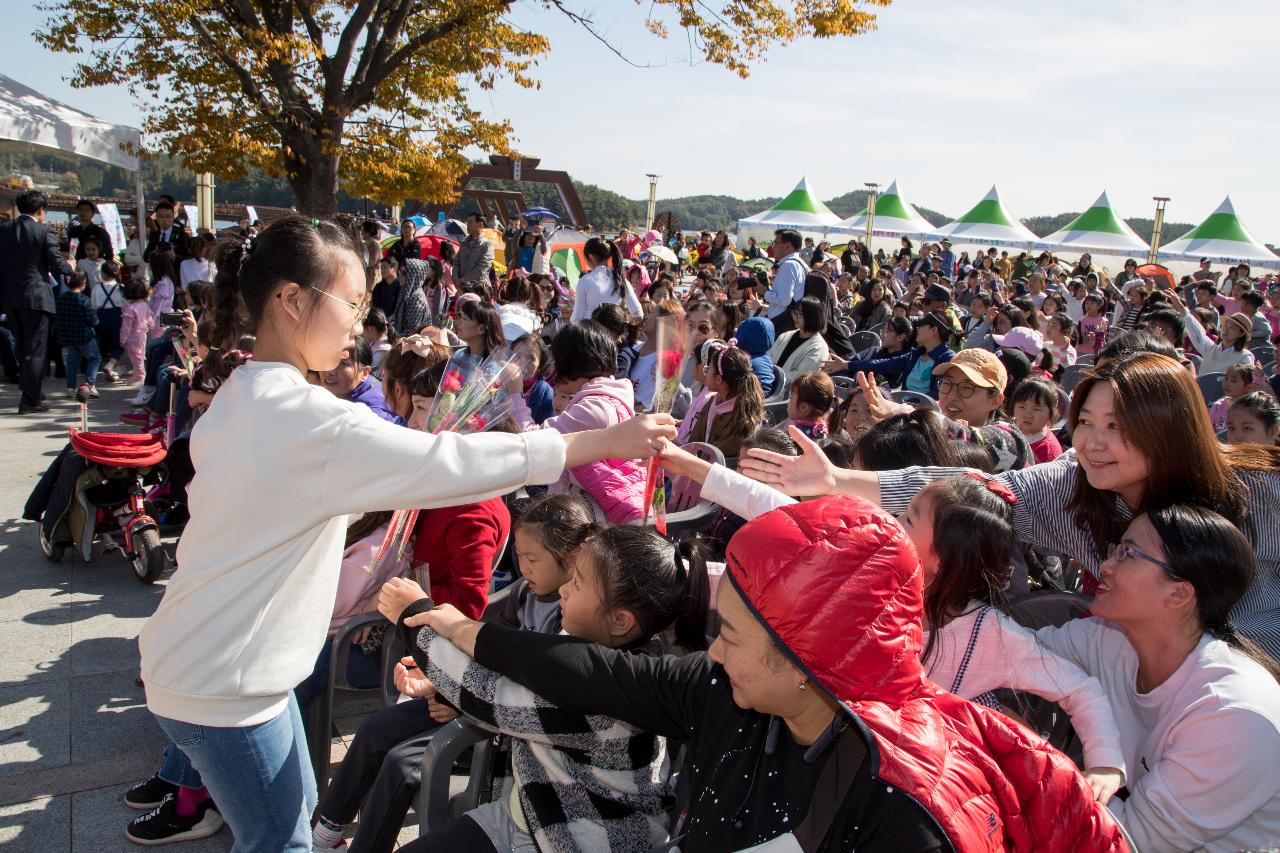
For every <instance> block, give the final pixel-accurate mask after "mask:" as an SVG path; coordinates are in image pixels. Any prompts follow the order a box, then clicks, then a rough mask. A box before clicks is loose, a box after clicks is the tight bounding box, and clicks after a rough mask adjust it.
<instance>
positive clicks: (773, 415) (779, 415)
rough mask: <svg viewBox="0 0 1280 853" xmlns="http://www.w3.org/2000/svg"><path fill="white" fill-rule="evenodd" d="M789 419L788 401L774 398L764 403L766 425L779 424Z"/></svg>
mask: <svg viewBox="0 0 1280 853" xmlns="http://www.w3.org/2000/svg"><path fill="white" fill-rule="evenodd" d="M786 419H787V401H786V400H774V401H773V402H772V403H765V404H764V422H765V425H766V426H777V425H778V424H780V423H782V422H783V421H785V420H786Z"/></svg>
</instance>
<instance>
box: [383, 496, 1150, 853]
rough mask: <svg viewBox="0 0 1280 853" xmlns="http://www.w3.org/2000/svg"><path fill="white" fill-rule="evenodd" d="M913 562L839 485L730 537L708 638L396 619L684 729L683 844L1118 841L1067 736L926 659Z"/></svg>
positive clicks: (573, 708) (1071, 847)
mask: <svg viewBox="0 0 1280 853" xmlns="http://www.w3.org/2000/svg"><path fill="white" fill-rule="evenodd" d="M921 575H922V572H921V568H920V561H919V559H918V558H917V556H916V552H915V549H914V548H913V547H912V545H911V542H910V540H909V539H908V538H907V535H906V533H905V532H904V531H903V530H902V528H901V527H900V526H899V525H898V524H897V523H896V522H895V521H894V519H893V518H892V517H891V516H890V515H888V514H887V513H885V512H884V511H882V510H880V509H878V508H877V507H875V506H873V505H872V504H870V503H869V502H866V501H864V500H861V499H858V498H850V497H834V498H824V499H820V500H816V501H810V502H807V503H801V504H794V505H791V506H786V507H782V508H779V509H776V510H774V511H772V512H769V513H767V514H765V515H763V516H761V517H759V518H757V519H755V520H754V521H752V522H750V523H749V524H747V526H746V527H744V528H743V529H742V530H740V531H739V532H738V533H737V534H736V535H735V536H734V537H733V539H732V540H731V541H730V543H729V548H728V553H727V555H726V570H725V575H724V580H723V581H722V582H721V583H720V585H719V591H718V598H717V609H718V611H719V614H720V618H721V622H722V628H721V632H720V635H719V637H717V638H716V640H715V642H714V644H713V645H712V647H711V649H710V650H709V652H707V653H705V654H702V653H700V654H690V655H686V656H683V657H648V658H639V657H637V656H628V655H625V654H620V653H618V652H616V651H614V650H611V649H606V648H603V647H601V646H598V645H595V644H593V643H587V642H584V641H581V640H577V639H574V638H571V637H552V636H541V635H537V636H534V635H530V634H529V633H528V632H524V633H520V632H514V631H508V630H504V629H502V628H501V627H498V626H493V625H480V624H479V623H475V622H471V621H470V620H467V619H465V618H463V617H462V616H461V615H460V614H458V613H456V612H455V611H453V610H452V609H451V608H447V607H446V608H440V609H437V610H434V611H431V612H429V613H424V614H421V615H419V616H415V617H412V618H411V619H409V620H407V622H406V624H407V625H409V626H411V627H416V626H418V625H429V626H430V627H431V628H433V629H434V630H435V631H436V632H437V633H439V634H441V635H442V636H445V637H447V638H448V639H450V640H451V641H452V642H453V643H454V644H455V645H457V646H458V647H459V648H460V649H462V650H463V651H465V652H467V653H469V654H471V655H472V656H474V657H475V658H476V660H477V661H478V662H480V663H481V664H483V665H485V666H488V667H490V668H492V669H494V670H496V671H498V672H500V673H502V674H504V675H507V676H509V677H511V678H512V679H514V680H515V681H517V682H520V683H521V684H524V685H525V686H527V687H529V688H530V689H532V690H534V691H535V692H537V693H539V694H541V695H542V696H543V697H545V698H546V699H548V700H550V701H551V702H553V703H555V704H556V705H557V706H558V707H560V708H561V709H563V710H565V711H568V712H570V713H593V714H605V715H609V716H612V717H616V718H617V719H619V720H623V721H625V722H627V723H630V724H632V725H634V726H637V727H639V728H642V729H646V730H648V731H652V732H656V733H658V734H662V735H665V736H667V737H669V738H672V739H675V740H681V741H686V742H687V743H688V745H689V752H688V757H687V758H686V761H685V765H684V767H683V769H682V772H681V773H680V786H681V790H680V801H681V810H680V817H679V819H678V822H677V826H676V828H675V831H674V833H673V836H674V837H673V841H675V842H678V843H679V845H680V846H681V847H682V848H683V849H688V850H698V851H731V850H742V849H745V848H748V847H752V846H754V845H759V844H762V843H763V842H766V841H771V840H773V841H775V844H777V845H778V846H777V849H779V850H804V851H806V853H813V851H841V850H855V849H856V850H858V851H905V850H910V851H951V850H961V851H995V850H1001V851H1003V850H1008V849H1015V850H1036V851H1049V853H1053V851H1094V850H1097V851H1125V850H1128V846H1127V844H1126V843H1125V840H1124V838H1123V835H1122V832H1121V830H1120V828H1119V827H1118V826H1117V825H1116V823H1115V821H1114V820H1113V819H1112V817H1111V816H1110V813H1109V812H1107V810H1106V808H1105V807H1103V806H1101V805H1100V804H1098V803H1097V802H1095V801H1094V798H1093V796H1092V794H1091V792H1090V790H1089V788H1088V786H1087V785H1086V784H1085V782H1084V780H1083V778H1082V777H1081V776H1080V774H1079V773H1078V772H1077V771H1076V769H1075V767H1074V766H1073V765H1072V764H1071V761H1070V760H1069V759H1068V758H1066V756H1064V755H1062V754H1061V753H1059V752H1057V751H1056V750H1055V749H1053V748H1052V747H1051V746H1049V745H1048V744H1047V743H1045V742H1044V741H1043V740H1042V739H1040V738H1038V737H1037V736H1035V735H1033V734H1032V733H1030V732H1029V731H1028V730H1026V729H1024V728H1022V727H1021V726H1019V725H1018V724H1016V723H1014V722H1012V721H1010V720H1009V719H1008V718H1006V717H1004V716H1003V715H1001V714H999V713H998V712H995V711H990V710H988V709H985V708H981V707H979V706H977V705H974V704H972V703H970V702H966V701H965V700H963V699H960V698H959V697H956V696H953V695H951V694H948V693H946V692H945V691H943V690H942V689H941V688H939V687H937V686H936V685H934V684H932V683H931V682H929V681H928V680H927V679H926V678H925V675H924V669H923V667H922V666H921V663H920V657H919V654H920V641H921V629H920V616H921V609H922V600H923V596H922V590H921ZM837 640H839V642H837ZM788 836H790V837H789V838H788ZM770 849H774V848H773V847H771V848H770Z"/></svg>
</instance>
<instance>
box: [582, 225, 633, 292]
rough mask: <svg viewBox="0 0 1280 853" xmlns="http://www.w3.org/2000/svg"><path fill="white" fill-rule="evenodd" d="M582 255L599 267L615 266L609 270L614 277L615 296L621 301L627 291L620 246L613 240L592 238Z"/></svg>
mask: <svg viewBox="0 0 1280 853" xmlns="http://www.w3.org/2000/svg"><path fill="white" fill-rule="evenodd" d="M582 254H583V255H584V256H585V257H587V258H589V259H591V260H594V261H595V262H596V264H597V265H599V264H603V263H611V264H613V267H612V269H610V270H609V274H610V275H611V276H612V277H613V295H614V296H617V297H618V298H619V299H621V298H622V296H623V294H625V293H626V292H627V289H626V279H624V278H623V277H622V252H620V251H618V245H617V244H616V243H614V242H613V241H612V240H604V239H601V238H600V237H592V238H591V239H590V240H588V241H587V244H586V245H585V246H583V247H582Z"/></svg>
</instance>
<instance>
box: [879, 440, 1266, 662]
mask: <svg viewBox="0 0 1280 853" xmlns="http://www.w3.org/2000/svg"><path fill="white" fill-rule="evenodd" d="M1076 467H1077V466H1076V457H1075V454H1074V453H1071V452H1068V453H1067V454H1065V455H1063V456H1061V457H1059V458H1058V459H1057V460H1055V461H1053V462H1048V463H1045V464H1043V465H1033V466H1031V467H1030V468H1023V469H1021V470H1019V471H1006V472H1004V473H1003V474H998V475H996V477H995V478H994V479H996V480H999V481H1000V482H1002V483H1004V484H1005V485H1007V486H1008V487H1009V488H1010V489H1012V490H1013V493H1014V494H1015V495H1017V497H1018V502H1017V503H1016V504H1014V507H1013V528H1014V535H1016V536H1017V537H1018V540H1019V541H1020V542H1023V543H1025V544H1027V545H1030V546H1031V547H1033V548H1035V549H1036V550H1037V551H1040V552H1042V553H1046V554H1055V555H1058V556H1061V557H1066V558H1068V559H1074V560H1078V561H1079V562H1080V563H1081V564H1083V565H1084V567H1085V568H1086V569H1088V570H1089V572H1091V573H1092V574H1093V575H1095V576H1096V575H1097V574H1098V566H1099V565H1100V564H1101V562H1102V560H1101V559H1100V558H1099V557H1098V554H1097V549H1096V547H1095V543H1094V539H1093V536H1092V535H1091V534H1090V533H1089V531H1087V530H1085V529H1083V528H1081V527H1080V526H1079V525H1077V524H1076V520H1075V517H1074V516H1073V515H1072V513H1071V512H1070V511H1069V510H1068V509H1067V508H1066V506H1067V502H1068V501H1070V500H1071V495H1072V493H1073V492H1074V490H1075V483H1076ZM964 470H965V469H963V468H919V467H916V468H904V469H903V470H901V471H881V472H880V473H879V479H880V505H881V506H882V507H883V508H884V509H885V510H887V511H889V512H891V513H893V514H894V515H898V514H901V513H903V512H906V509H907V504H909V503H911V499H912V498H913V497H915V495H916V493H917V492H919V491H920V490H921V489H923V488H924V487H925V486H926V485H928V484H929V483H931V482H932V481H934V480H944V479H947V478H948V477H957V476H960V475H961V474H963V473H964ZM1236 473H1237V475H1238V476H1239V477H1240V479H1241V481H1242V482H1243V483H1244V486H1245V489H1246V490H1247V499H1246V505H1247V507H1248V517H1247V518H1246V520H1245V524H1244V530H1243V532H1244V534H1245V537H1246V538H1248V540H1249V543H1250V544H1251V545H1253V549H1254V553H1255V554H1256V555H1257V557H1258V576H1257V577H1256V578H1255V579H1254V582H1253V585H1252V586H1250V587H1249V589H1248V591H1247V592H1245V594H1244V595H1243V596H1242V597H1241V599H1240V601H1238V602H1237V603H1236V606H1235V607H1234V608H1233V609H1232V611H1231V621H1232V623H1233V624H1234V625H1235V627H1236V630H1237V631H1239V632H1240V634H1241V635H1242V636H1244V637H1247V638H1249V639H1250V640H1253V641H1254V642H1255V643H1257V644H1258V645H1259V646H1261V647H1262V649H1263V651H1265V652H1266V653H1267V654H1268V655H1269V656H1270V657H1271V658H1272V659H1273V660H1277V661H1280V473H1278V472H1265V473H1264V472H1253V471H1237V472H1236ZM1115 500H1116V514H1117V515H1118V516H1119V517H1120V518H1122V519H1124V520H1125V521H1128V520H1129V519H1131V518H1132V517H1133V510H1132V509H1131V508H1130V507H1129V506H1128V505H1127V504H1126V503H1125V502H1124V501H1123V500H1121V499H1120V497H1119V496H1117V497H1116V499H1115Z"/></svg>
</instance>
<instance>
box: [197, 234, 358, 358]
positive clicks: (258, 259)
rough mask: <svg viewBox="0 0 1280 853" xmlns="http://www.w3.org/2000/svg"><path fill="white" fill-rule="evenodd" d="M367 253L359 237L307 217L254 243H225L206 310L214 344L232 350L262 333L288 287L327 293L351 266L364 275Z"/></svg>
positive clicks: (217, 252)
mask: <svg viewBox="0 0 1280 853" xmlns="http://www.w3.org/2000/svg"><path fill="white" fill-rule="evenodd" d="M363 249H364V246H363V244H362V243H361V241H360V238H359V235H357V234H355V233H354V232H352V231H349V230H347V229H345V228H342V227H341V226H339V225H337V224H336V223H333V222H330V221H328V220H324V219H306V218H304V217H302V216H283V217H281V218H279V219H277V220H275V221H273V222H272V223H271V224H270V225H268V226H267V227H266V228H264V229H262V231H261V233H259V234H258V236H257V237H255V238H252V239H245V238H243V237H240V236H238V235H234V234H231V235H227V236H225V237H223V238H222V239H221V240H220V241H219V242H218V243H217V245H216V246H215V247H214V253H213V255H214V257H213V260H214V263H215V264H216V265H217V267H218V274H217V275H216V276H214V279H213V291H214V292H213V296H212V299H211V300H210V301H209V303H208V304H207V306H206V307H207V309H208V312H209V316H210V319H212V320H213V336H212V338H211V339H210V343H211V344H213V345H215V346H229V345H230V344H231V342H233V341H235V340H236V339H237V338H238V337H240V335H242V334H245V333H246V332H256V330H257V327H258V323H259V322H260V321H261V320H262V317H263V315H264V314H265V313H266V310H267V302H268V300H270V299H271V297H272V296H273V295H274V294H275V293H276V291H277V290H279V289H280V287H281V286H282V285H284V284H285V283H286V282H297V284H298V286H299V287H302V288H303V289H310V288H313V287H314V288H321V289H323V288H324V287H326V286H328V284H329V283H330V282H332V281H333V280H334V279H336V278H337V277H338V276H339V275H341V273H342V270H343V267H344V266H345V265H347V264H355V265H356V266H358V267H359V268H361V269H363V268H364V261H363ZM319 301H320V300H316V302H319Z"/></svg>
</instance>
